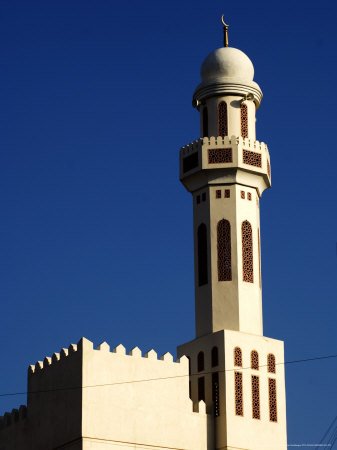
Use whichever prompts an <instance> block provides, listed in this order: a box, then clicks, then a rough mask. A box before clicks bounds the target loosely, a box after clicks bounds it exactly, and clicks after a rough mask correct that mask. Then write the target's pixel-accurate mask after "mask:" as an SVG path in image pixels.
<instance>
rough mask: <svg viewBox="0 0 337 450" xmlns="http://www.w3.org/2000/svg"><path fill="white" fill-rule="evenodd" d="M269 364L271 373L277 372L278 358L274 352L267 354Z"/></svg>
mask: <svg viewBox="0 0 337 450" xmlns="http://www.w3.org/2000/svg"><path fill="white" fill-rule="evenodd" d="M267 366H268V372H269V373H276V360H275V356H274V355H273V354H272V353H269V355H268V356H267Z"/></svg>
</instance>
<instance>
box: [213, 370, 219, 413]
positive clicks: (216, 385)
mask: <svg viewBox="0 0 337 450" xmlns="http://www.w3.org/2000/svg"><path fill="white" fill-rule="evenodd" d="M212 400H213V408H214V416H215V417H218V416H220V401H219V400H220V399H219V374H218V372H215V373H212Z"/></svg>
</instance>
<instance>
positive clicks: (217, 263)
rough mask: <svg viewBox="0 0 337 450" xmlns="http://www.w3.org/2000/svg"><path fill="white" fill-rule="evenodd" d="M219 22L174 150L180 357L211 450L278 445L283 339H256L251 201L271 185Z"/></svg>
mask: <svg viewBox="0 0 337 450" xmlns="http://www.w3.org/2000/svg"><path fill="white" fill-rule="evenodd" d="M223 24H224V32H225V39H224V45H225V46H224V47H222V48H219V49H217V50H215V51H213V52H212V53H210V55H208V56H207V58H206V59H205V61H204V62H203V64H202V66H201V79H202V82H201V84H199V86H198V87H197V88H196V90H195V92H194V96H193V106H194V107H195V108H197V110H198V111H199V112H200V138H199V139H198V140H196V141H194V142H193V143H191V144H189V145H186V146H184V147H182V148H181V150H180V179H181V181H182V183H183V184H184V186H185V187H186V189H187V190H188V191H189V192H191V194H192V196H193V232H194V265H195V314H196V339H195V340H194V341H191V342H189V343H187V344H184V345H182V346H180V347H178V355H179V356H181V355H183V354H185V355H186V356H188V357H189V359H190V366H191V398H192V400H193V401H195V402H197V401H199V400H201V399H203V400H205V402H206V405H207V409H208V412H210V413H211V414H212V415H213V418H214V428H212V431H210V438H212V439H213V440H214V442H213V445H214V448H215V449H219V450H220V449H231V450H233V449H261V448H262V447H264V448H268V446H270V448H272V447H274V446H275V445H276V446H277V447H278V448H280V449H281V448H282V449H286V447H287V442H286V414H285V383H284V365H283V362H284V354H283V342H281V341H276V340H274V339H270V338H266V337H264V336H263V323H262V291H261V262H260V210H259V204H260V198H261V195H262V193H263V191H264V190H265V189H268V188H269V187H270V185H271V173H270V158H269V152H268V148H267V146H266V144H264V143H263V142H259V141H257V140H256V131H255V122H256V119H255V114H256V110H257V109H258V108H259V106H260V103H261V100H262V92H261V89H260V87H259V86H258V84H257V83H256V82H254V81H253V78H254V67H253V64H252V62H251V61H250V59H249V58H248V57H247V56H246V55H245V54H244V53H243V52H242V51H240V50H238V49H235V48H231V47H228V35H227V29H228V25H226V24H225V23H224V22H223ZM213 431H214V433H213ZM212 448H213V447H212Z"/></svg>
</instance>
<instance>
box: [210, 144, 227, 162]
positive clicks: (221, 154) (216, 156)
mask: <svg viewBox="0 0 337 450" xmlns="http://www.w3.org/2000/svg"><path fill="white" fill-rule="evenodd" d="M231 162H233V157H232V148H231V147H229V148H210V149H208V164H222V163H231Z"/></svg>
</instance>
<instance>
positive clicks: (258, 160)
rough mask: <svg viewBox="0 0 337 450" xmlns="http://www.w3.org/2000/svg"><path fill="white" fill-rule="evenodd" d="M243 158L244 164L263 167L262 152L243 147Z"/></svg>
mask: <svg viewBox="0 0 337 450" xmlns="http://www.w3.org/2000/svg"><path fill="white" fill-rule="evenodd" d="M242 160H243V162H244V164H248V165H249V166H254V167H262V155H261V153H257V152H251V151H250V150H245V149H243V151H242Z"/></svg>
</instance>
